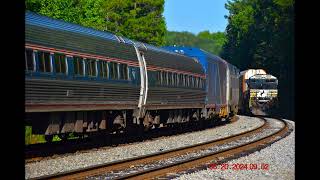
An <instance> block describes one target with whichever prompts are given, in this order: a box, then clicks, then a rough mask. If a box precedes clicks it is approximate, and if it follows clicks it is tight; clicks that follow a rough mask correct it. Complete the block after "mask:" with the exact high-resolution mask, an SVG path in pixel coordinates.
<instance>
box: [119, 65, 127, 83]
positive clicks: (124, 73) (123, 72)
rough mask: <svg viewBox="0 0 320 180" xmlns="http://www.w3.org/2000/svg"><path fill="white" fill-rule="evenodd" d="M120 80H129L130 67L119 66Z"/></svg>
mask: <svg viewBox="0 0 320 180" xmlns="http://www.w3.org/2000/svg"><path fill="white" fill-rule="evenodd" d="M119 71H120V79H123V80H128V65H127V64H119Z"/></svg>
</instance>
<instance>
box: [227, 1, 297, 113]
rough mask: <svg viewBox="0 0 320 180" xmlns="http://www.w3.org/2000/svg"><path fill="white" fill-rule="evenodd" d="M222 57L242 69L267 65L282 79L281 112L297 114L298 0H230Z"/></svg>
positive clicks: (280, 90) (280, 87)
mask: <svg viewBox="0 0 320 180" xmlns="http://www.w3.org/2000/svg"><path fill="white" fill-rule="evenodd" d="M226 8H227V9H228V10H229V16H227V18H228V26H227V28H226V36H227V43H226V44H225V45H224V46H223V51H222V54H221V55H222V57H223V58H224V59H226V60H228V61H229V62H230V63H232V64H235V65H236V66H238V67H239V68H240V69H241V70H245V69H248V68H263V69H266V70H267V72H268V73H270V74H273V75H275V76H276V77H278V79H279V93H280V94H279V98H280V112H279V114H281V115H285V116H286V117H288V118H291V119H292V118H293V115H294V0H232V1H228V3H227V4H226Z"/></svg>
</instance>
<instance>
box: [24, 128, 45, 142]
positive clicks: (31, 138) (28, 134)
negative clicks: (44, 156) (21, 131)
mask: <svg viewBox="0 0 320 180" xmlns="http://www.w3.org/2000/svg"><path fill="white" fill-rule="evenodd" d="M24 138H25V144H26V145H28V144H37V143H44V142H46V140H45V138H44V135H36V134H32V127H31V126H25V137H24Z"/></svg>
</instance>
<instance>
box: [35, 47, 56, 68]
mask: <svg viewBox="0 0 320 180" xmlns="http://www.w3.org/2000/svg"><path fill="white" fill-rule="evenodd" d="M37 55H38V60H39V71H40V72H51V70H52V69H51V58H50V53H49V52H43V51H38V52H37Z"/></svg>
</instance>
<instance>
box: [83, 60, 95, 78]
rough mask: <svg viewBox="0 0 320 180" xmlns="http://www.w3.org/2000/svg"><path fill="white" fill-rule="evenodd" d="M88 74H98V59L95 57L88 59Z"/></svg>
mask: <svg viewBox="0 0 320 180" xmlns="http://www.w3.org/2000/svg"><path fill="white" fill-rule="evenodd" d="M85 64H86V75H88V76H91V77H95V76H97V70H96V69H97V67H96V60H95V59H86V60H85Z"/></svg>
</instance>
